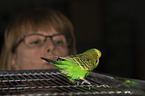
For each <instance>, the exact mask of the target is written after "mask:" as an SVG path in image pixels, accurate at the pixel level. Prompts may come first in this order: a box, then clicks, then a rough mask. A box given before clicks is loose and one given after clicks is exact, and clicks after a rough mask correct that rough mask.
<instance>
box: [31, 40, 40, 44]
mask: <svg viewBox="0 0 145 96" xmlns="http://www.w3.org/2000/svg"><path fill="white" fill-rule="evenodd" d="M39 43H40V40H37V41H33V42H31V44H39Z"/></svg>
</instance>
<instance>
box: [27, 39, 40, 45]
mask: <svg viewBox="0 0 145 96" xmlns="http://www.w3.org/2000/svg"><path fill="white" fill-rule="evenodd" d="M41 43H42V42H41V40H34V41H31V42H29V45H30V46H37V45H41Z"/></svg>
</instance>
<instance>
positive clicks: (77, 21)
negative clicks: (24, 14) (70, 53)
mask: <svg viewBox="0 0 145 96" xmlns="http://www.w3.org/2000/svg"><path fill="white" fill-rule="evenodd" d="M144 4H145V1H144V0H4V1H0V38H1V42H0V43H1V46H2V44H3V39H4V38H3V33H4V30H5V27H6V26H7V24H8V23H9V22H10V20H11V19H12V18H13V17H15V16H16V15H17V14H18V13H20V12H21V11H23V10H25V9H27V8H32V7H41V6H45V7H50V8H54V9H56V10H59V11H61V12H62V13H63V14H64V15H66V16H67V17H68V18H69V19H70V20H71V22H72V23H73V25H74V28H75V35H76V41H77V52H78V53H81V52H83V51H85V50H87V49H89V48H94V47H95V48H98V49H100V50H101V52H102V57H101V59H100V64H99V66H98V67H97V68H96V69H95V70H94V71H97V72H101V73H107V74H113V75H117V76H122V77H129V78H135V79H142V80H145V76H144V73H145V44H144V41H145V14H144V10H145V7H144Z"/></svg>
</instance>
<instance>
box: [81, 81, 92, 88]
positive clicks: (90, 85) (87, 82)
mask: <svg viewBox="0 0 145 96" xmlns="http://www.w3.org/2000/svg"><path fill="white" fill-rule="evenodd" d="M84 83H86V84H88V85H89V86H88V87H89V89H90V87H93V85H92V84H91V83H90V82H89V81H87V80H86V79H83V82H82V83H81V84H84Z"/></svg>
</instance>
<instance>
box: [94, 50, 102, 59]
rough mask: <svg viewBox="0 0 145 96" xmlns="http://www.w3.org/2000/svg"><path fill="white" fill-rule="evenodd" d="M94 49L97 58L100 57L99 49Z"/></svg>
mask: <svg viewBox="0 0 145 96" xmlns="http://www.w3.org/2000/svg"><path fill="white" fill-rule="evenodd" d="M94 50H95V52H96V53H97V55H98V58H100V57H101V55H102V53H101V51H99V50H98V49H94Z"/></svg>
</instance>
